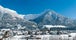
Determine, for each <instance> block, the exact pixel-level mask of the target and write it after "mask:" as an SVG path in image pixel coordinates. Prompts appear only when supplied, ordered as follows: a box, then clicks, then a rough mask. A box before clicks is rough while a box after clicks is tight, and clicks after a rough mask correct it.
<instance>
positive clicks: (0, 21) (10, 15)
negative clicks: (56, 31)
mask: <svg viewBox="0 0 76 40" xmlns="http://www.w3.org/2000/svg"><path fill="white" fill-rule="evenodd" d="M43 25H64V26H66V27H69V28H70V27H76V20H72V19H70V18H67V17H64V16H62V15H60V14H58V13H56V12H55V11H53V10H46V11H44V12H42V13H40V14H27V15H20V14H18V13H17V12H16V11H14V10H11V9H8V8H4V7H2V6H0V28H11V29H13V28H14V29H17V28H18V27H20V26H21V27H25V28H24V29H26V30H33V29H39V27H40V28H42V27H43Z"/></svg>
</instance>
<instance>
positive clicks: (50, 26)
mask: <svg viewBox="0 0 76 40" xmlns="http://www.w3.org/2000/svg"><path fill="white" fill-rule="evenodd" d="M43 27H47V28H52V27H62V28H65V27H66V26H63V25H43Z"/></svg>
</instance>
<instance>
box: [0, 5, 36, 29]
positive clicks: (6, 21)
mask: <svg viewBox="0 0 76 40" xmlns="http://www.w3.org/2000/svg"><path fill="white" fill-rule="evenodd" d="M20 26H21V27H26V28H25V29H35V28H36V26H37V25H36V23H34V22H31V21H26V19H24V15H20V14H18V13H17V12H16V11H14V10H11V9H8V8H4V7H2V6H0V28H15V29H16V28H18V27H20Z"/></svg>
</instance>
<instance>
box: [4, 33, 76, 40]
mask: <svg viewBox="0 0 76 40" xmlns="http://www.w3.org/2000/svg"><path fill="white" fill-rule="evenodd" d="M75 34H76V33H72V34H71V36H70V37H69V36H68V35H67V34H63V35H35V37H39V38H41V39H35V38H34V39H26V38H25V37H26V36H23V35H22V36H14V37H11V38H7V39H4V40H76V39H75V38H76V36H75ZM72 35H73V36H72Z"/></svg>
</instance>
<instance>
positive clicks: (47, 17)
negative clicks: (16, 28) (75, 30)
mask: <svg viewBox="0 0 76 40" xmlns="http://www.w3.org/2000/svg"><path fill="white" fill-rule="evenodd" d="M31 15H32V16H33V19H32V17H30V18H31V19H30V18H29V21H32V22H35V23H37V24H38V26H43V25H64V26H67V27H75V26H76V23H74V22H75V21H74V20H72V19H70V18H67V17H65V16H62V15H60V14H58V13H56V12H55V11H53V10H46V11H44V12H43V13H41V14H37V15H33V14H31ZM26 19H27V18H26Z"/></svg>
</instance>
